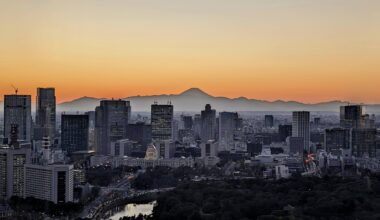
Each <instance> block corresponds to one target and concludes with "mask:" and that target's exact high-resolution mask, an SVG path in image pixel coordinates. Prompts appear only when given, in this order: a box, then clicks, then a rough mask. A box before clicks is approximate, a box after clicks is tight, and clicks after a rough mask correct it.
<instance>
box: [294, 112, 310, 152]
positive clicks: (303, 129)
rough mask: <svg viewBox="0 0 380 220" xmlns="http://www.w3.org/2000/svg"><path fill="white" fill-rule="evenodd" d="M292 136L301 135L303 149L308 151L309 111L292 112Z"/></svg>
mask: <svg viewBox="0 0 380 220" xmlns="http://www.w3.org/2000/svg"><path fill="white" fill-rule="evenodd" d="M292 137H302V138H303V142H304V144H303V149H304V150H306V151H308V152H309V151H310V112H305V111H301V112H293V124H292Z"/></svg>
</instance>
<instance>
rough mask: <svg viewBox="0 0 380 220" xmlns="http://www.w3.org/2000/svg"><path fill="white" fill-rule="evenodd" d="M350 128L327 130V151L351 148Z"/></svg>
mask: <svg viewBox="0 0 380 220" xmlns="http://www.w3.org/2000/svg"><path fill="white" fill-rule="evenodd" d="M350 140H351V132H350V129H344V128H332V129H326V130H325V150H326V151H327V152H331V151H335V150H339V149H350Z"/></svg>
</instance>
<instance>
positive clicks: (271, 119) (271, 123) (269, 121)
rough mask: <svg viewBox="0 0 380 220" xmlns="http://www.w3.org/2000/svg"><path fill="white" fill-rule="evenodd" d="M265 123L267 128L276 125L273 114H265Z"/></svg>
mask: <svg viewBox="0 0 380 220" xmlns="http://www.w3.org/2000/svg"><path fill="white" fill-rule="evenodd" d="M264 125H265V127H267V128H271V127H273V126H274V117H273V115H265V119H264Z"/></svg>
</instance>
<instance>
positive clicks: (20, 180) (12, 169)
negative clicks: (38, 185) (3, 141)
mask: <svg viewBox="0 0 380 220" xmlns="http://www.w3.org/2000/svg"><path fill="white" fill-rule="evenodd" d="M17 128H18V127H17V125H12V128H11V132H10V133H11V135H10V136H11V141H10V144H9V147H5V148H0V200H3V199H9V198H11V197H12V196H18V197H23V196H24V183H25V178H24V165H25V164H27V163H30V154H31V150H30V148H29V147H28V148H21V147H20V144H19V143H18V141H17V139H18V129H17Z"/></svg>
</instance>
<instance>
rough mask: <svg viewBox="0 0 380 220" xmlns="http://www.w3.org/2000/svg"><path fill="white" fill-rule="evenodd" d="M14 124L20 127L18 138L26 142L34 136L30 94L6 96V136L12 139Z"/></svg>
mask: <svg viewBox="0 0 380 220" xmlns="http://www.w3.org/2000/svg"><path fill="white" fill-rule="evenodd" d="M12 125H17V127H18V138H19V140H23V141H26V142H30V141H31V137H32V132H31V131H32V108H31V96H30V95H5V96H4V137H6V138H8V140H9V139H10V133H11V129H12Z"/></svg>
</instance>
